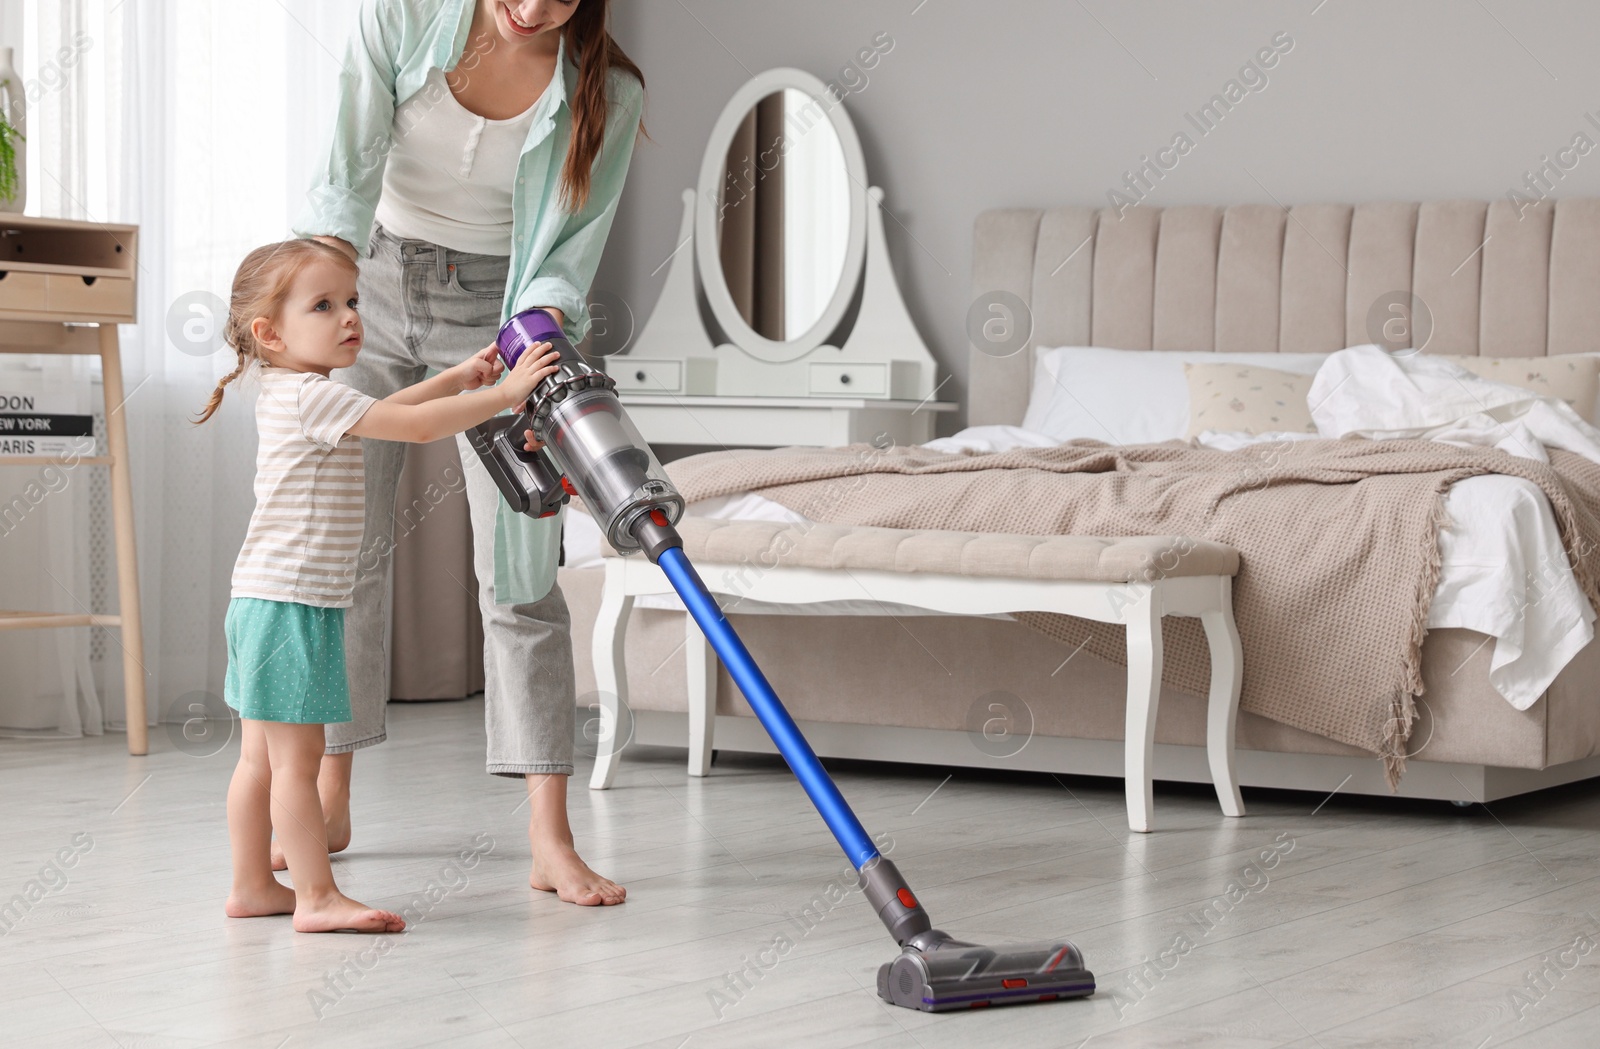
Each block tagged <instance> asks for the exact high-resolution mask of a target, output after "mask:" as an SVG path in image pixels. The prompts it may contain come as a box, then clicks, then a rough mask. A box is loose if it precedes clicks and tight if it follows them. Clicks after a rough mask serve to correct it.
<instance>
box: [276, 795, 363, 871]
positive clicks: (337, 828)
mask: <svg viewBox="0 0 1600 1049" xmlns="http://www.w3.org/2000/svg"><path fill="white" fill-rule="evenodd" d="M324 826H325V827H326V828H327V834H328V854H329V855H332V854H333V853H336V852H343V851H344V850H345V849H348V848H349V847H350V803H349V802H348V801H346V802H345V807H344V811H343V812H342V813H336V814H335V815H333V816H330V817H328V818H327V823H325V824H324ZM272 869H273V870H275V871H286V870H288V869H289V861H288V860H286V859H284V858H283V846H282V845H279V844H278V839H277V838H273V839H272Z"/></svg>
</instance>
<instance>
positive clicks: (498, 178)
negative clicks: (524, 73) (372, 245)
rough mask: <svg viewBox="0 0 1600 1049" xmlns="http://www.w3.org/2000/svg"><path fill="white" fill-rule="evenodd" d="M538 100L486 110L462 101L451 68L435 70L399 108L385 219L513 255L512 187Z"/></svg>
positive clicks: (386, 179) (407, 232) (412, 233)
mask: <svg viewBox="0 0 1600 1049" xmlns="http://www.w3.org/2000/svg"><path fill="white" fill-rule="evenodd" d="M558 75H559V71H558ZM545 90H546V91H548V90H549V88H548V87H547V88H545ZM538 107H539V102H538V101H537V100H536V101H535V102H534V104H533V105H531V106H529V107H528V109H527V110H526V111H524V112H523V113H521V114H519V115H517V116H514V117H511V118H510V119H508V120H489V119H486V118H484V117H480V116H478V115H477V114H476V113H473V112H471V111H469V110H468V109H467V108H466V107H465V106H463V105H462V104H461V103H460V102H458V101H456V97H455V95H453V94H451V93H450V85H449V84H448V83H447V82H446V81H445V78H444V71H443V70H440V69H432V70H429V71H428V79H427V82H426V83H425V84H424V85H423V87H422V89H421V90H420V91H418V92H417V93H416V94H415V95H413V96H411V97H410V98H408V99H406V101H405V104H403V105H402V106H401V107H400V108H399V109H397V110H395V114H394V125H393V127H392V128H391V129H390V130H391V134H392V136H393V140H394V142H393V146H392V148H391V149H390V151H389V159H388V165H387V167H386V168H385V169H384V173H383V195H382V196H381V197H379V198H378V208H377V213H376V214H377V219H378V221H379V222H380V223H382V224H383V227H384V228H385V229H387V230H388V231H389V232H390V233H392V234H394V235H395V236H397V237H401V238H405V239H409V240H425V241H430V242H432V243H434V244H441V245H443V246H444V247H447V248H454V249H456V250H457V251H470V252H476V253H481V254H485V255H509V254H511V219H512V212H511V191H512V189H513V188H514V185H515V183H516V180H517V163H518V161H519V160H520V159H521V157H522V144H523V142H525V141H526V140H527V138H528V127H529V125H530V124H531V123H532V122H533V112H534V110H535V109H537V108H538Z"/></svg>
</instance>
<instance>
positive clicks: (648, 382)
mask: <svg viewBox="0 0 1600 1049" xmlns="http://www.w3.org/2000/svg"><path fill="white" fill-rule="evenodd" d="M606 372H607V374H609V375H610V376H611V377H612V378H613V379H615V380H616V382H617V390H618V392H621V393H682V392H683V362H682V361H649V360H629V359H628V358H626V357H617V358H614V359H612V360H609V361H607V362H606Z"/></svg>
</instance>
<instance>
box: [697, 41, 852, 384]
mask: <svg viewBox="0 0 1600 1049" xmlns="http://www.w3.org/2000/svg"><path fill="white" fill-rule="evenodd" d="M785 88H792V89H794V90H796V91H801V92H803V93H805V94H806V95H808V96H809V97H810V98H811V99H812V100H813V101H814V103H815V104H816V105H817V107H818V108H819V109H821V110H822V112H823V114H824V115H826V116H827V118H828V120H829V122H830V123H832V125H833V130H834V132H835V133H836V134H837V135H838V136H839V146H840V149H841V151H842V152H843V153H844V168H845V175H846V176H847V177H848V178H849V179H850V232H849V234H848V236H847V237H846V239H845V249H844V266H843V267H841V269H840V272H839V283H838V285H837V286H835V287H834V289H833V297H832V298H830V299H829V300H828V305H827V308H826V309H824V310H823V311H822V316H821V317H819V318H817V321H816V323H815V324H813V325H812V326H811V327H810V328H809V329H807V330H806V331H805V332H803V333H802V334H800V335H799V336H797V337H795V338H792V339H784V340H781V341H780V340H776V339H769V338H767V337H766V336H765V335H762V334H761V333H760V332H758V331H756V330H755V329H754V328H752V327H751V326H750V325H749V324H748V323H746V322H745V319H744V317H743V316H741V315H740V313H739V308H738V306H736V305H735V304H734V301H733V295H732V293H731V292H729V291H728V279H727V276H726V275H725V274H724V273H723V271H722V255H721V241H720V239H719V238H718V237H717V212H718V210H719V209H720V208H721V206H722V184H723V181H724V179H725V177H726V174H727V165H728V148H729V147H730V146H731V145H732V144H733V136H734V135H735V133H737V132H738V130H739V125H740V124H742V123H743V122H744V119H745V117H746V116H747V115H748V114H749V112H750V110H751V108H752V107H754V106H755V104H756V103H757V102H759V101H761V100H762V99H763V98H766V97H767V96H768V95H770V94H772V93H773V92H775V91H782V90H784V89H785ZM758 163H759V160H758ZM866 174H867V162H866V157H865V156H864V155H863V154H862V152H861V140H860V139H859V138H857V137H856V129H855V125H854V124H852V123H851V122H850V116H849V114H847V113H846V112H845V111H844V105H843V103H842V102H840V101H838V100H836V99H834V98H833V97H832V96H831V94H830V93H829V91H828V89H827V86H826V85H824V84H823V82H822V81H821V80H819V79H818V78H816V77H815V76H812V75H811V74H810V73H807V72H806V71H805V70H803V69H787V68H780V69H769V70H767V71H766V72H764V73H759V74H757V75H756V76H755V77H754V78H752V79H751V80H750V81H749V82H748V83H746V84H745V85H744V86H743V87H741V88H740V89H739V90H738V91H736V92H734V95H733V97H732V98H731V99H729V100H728V104H727V105H726V106H725V107H724V108H723V110H722V115H721V116H719V117H717V122H716V124H715V125H714V126H713V127H712V129H711V138H710V140H709V141H708V142H707V144H706V152H705V157H704V158H703V159H702V160H701V162H700V190H699V193H698V195H697V199H696V203H695V257H696V260H697V261H698V262H699V265H700V283H701V286H702V288H703V289H704V290H705V296H706V302H707V304H708V305H709V306H710V307H711V314H712V316H713V317H715V318H716V319H717V323H718V324H719V325H721V326H722V330H723V331H724V332H726V333H727V336H728V340H729V341H730V342H732V343H733V344H734V345H735V346H737V347H739V348H740V349H741V350H744V351H745V352H746V353H748V354H750V356H752V357H754V358H756V359H757V360H761V361H768V362H771V363H774V364H781V363H783V362H785V361H792V360H796V359H798V358H800V357H803V356H805V355H806V354H808V353H810V352H811V351H812V350H814V349H816V348H817V347H818V346H821V345H822V343H823V340H825V339H826V338H827V337H828V336H829V335H831V334H833V332H834V331H835V329H837V328H838V327H839V322H840V321H841V320H842V319H843V318H844V314H845V311H846V310H848V309H849V308H850V300H851V299H853V298H854V297H855V292H856V288H857V286H858V285H859V284H860V282H861V267H862V260H863V259H864V257H865V255H866V240H867V177H866Z"/></svg>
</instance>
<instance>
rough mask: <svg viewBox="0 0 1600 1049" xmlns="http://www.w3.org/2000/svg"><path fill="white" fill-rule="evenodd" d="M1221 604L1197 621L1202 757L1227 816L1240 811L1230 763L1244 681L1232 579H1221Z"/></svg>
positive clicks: (1240, 801)
mask: <svg viewBox="0 0 1600 1049" xmlns="http://www.w3.org/2000/svg"><path fill="white" fill-rule="evenodd" d="M1221 583H1222V587H1221V592H1222V601H1221V607H1220V608H1217V609H1213V610H1211V611H1209V612H1203V613H1201V616H1200V622H1201V624H1202V625H1203V626H1204V627H1205V630H1206V641H1207V643H1208V644H1209V645H1210V647H1211V694H1210V696H1209V698H1208V699H1207V700H1206V758H1207V760H1209V761H1210V763H1211V782H1212V783H1213V784H1214V785H1215V786H1216V788H1217V801H1219V802H1221V803H1222V812H1223V814H1224V815H1227V816H1243V815H1244V798H1242V797H1241V796H1240V795H1239V773H1238V771H1237V769H1236V768H1235V765H1234V757H1233V750H1234V735H1235V731H1236V730H1237V728H1238V724H1239V689H1240V687H1241V686H1242V685H1243V684H1244V646H1243V645H1242V644H1241V643H1240V641H1239V627H1238V625H1237V624H1236V623H1235V622H1234V621H1233V580H1232V579H1229V578H1226V577H1224V578H1223V579H1222V580H1221Z"/></svg>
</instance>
